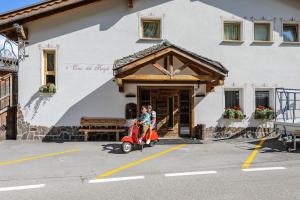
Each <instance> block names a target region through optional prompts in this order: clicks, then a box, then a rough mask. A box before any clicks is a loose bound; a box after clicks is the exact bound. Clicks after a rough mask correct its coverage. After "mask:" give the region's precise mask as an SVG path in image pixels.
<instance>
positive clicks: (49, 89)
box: [48, 83, 56, 93]
mask: <svg viewBox="0 0 300 200" xmlns="http://www.w3.org/2000/svg"><path fill="white" fill-rule="evenodd" d="M48 91H49V93H55V92H56V87H55V85H54V84H53V83H51V84H50V85H49V86H48Z"/></svg>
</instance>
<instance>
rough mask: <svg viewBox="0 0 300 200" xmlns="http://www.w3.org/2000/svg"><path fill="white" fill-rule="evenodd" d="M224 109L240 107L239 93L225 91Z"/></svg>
mask: <svg viewBox="0 0 300 200" xmlns="http://www.w3.org/2000/svg"><path fill="white" fill-rule="evenodd" d="M225 107H226V108H233V107H240V92H239V91H225Z"/></svg>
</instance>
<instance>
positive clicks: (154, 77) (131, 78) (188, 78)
mask: <svg viewBox="0 0 300 200" xmlns="http://www.w3.org/2000/svg"><path fill="white" fill-rule="evenodd" d="M122 80H123V81H135V82H143V81H171V82H172V81H211V80H212V77H210V76H208V75H197V76H194V75H176V76H173V77H172V78H171V77H170V76H167V75H129V76H126V77H124V78H122Z"/></svg>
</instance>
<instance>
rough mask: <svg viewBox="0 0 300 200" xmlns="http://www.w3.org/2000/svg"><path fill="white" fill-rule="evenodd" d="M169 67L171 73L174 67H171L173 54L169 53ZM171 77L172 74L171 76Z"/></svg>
mask: <svg viewBox="0 0 300 200" xmlns="http://www.w3.org/2000/svg"><path fill="white" fill-rule="evenodd" d="M169 67H170V73H171V75H173V72H174V67H173V55H169ZM171 78H172V76H171Z"/></svg>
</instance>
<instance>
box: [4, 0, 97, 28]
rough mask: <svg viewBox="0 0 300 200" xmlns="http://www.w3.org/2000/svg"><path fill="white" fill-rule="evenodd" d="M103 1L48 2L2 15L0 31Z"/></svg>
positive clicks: (57, 0)
mask: <svg viewBox="0 0 300 200" xmlns="http://www.w3.org/2000/svg"><path fill="white" fill-rule="evenodd" d="M95 1H101V0H46V1H42V2H40V3H36V4H33V5H30V6H26V7H23V8H20V9H17V10H13V11H9V12H6V13H2V14H0V29H1V28H3V27H6V26H10V25H12V24H13V23H25V22H27V21H30V20H33V19H37V18H41V17H45V16H48V15H51V14H55V13H58V12H63V11H65V10H68V9H72V8H75V7H79V6H82V5H85V4H89V3H93V2H95Z"/></svg>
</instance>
